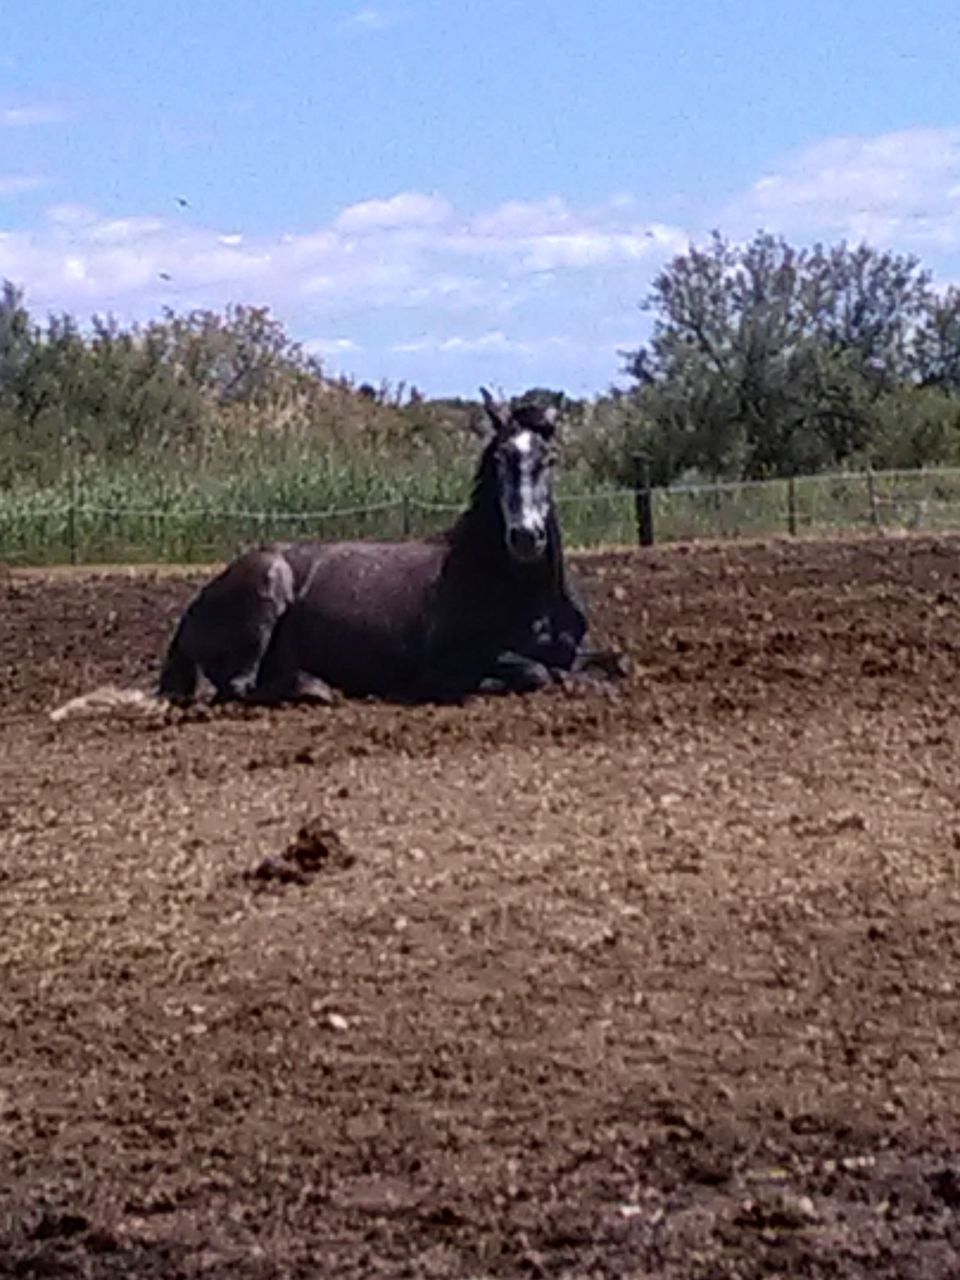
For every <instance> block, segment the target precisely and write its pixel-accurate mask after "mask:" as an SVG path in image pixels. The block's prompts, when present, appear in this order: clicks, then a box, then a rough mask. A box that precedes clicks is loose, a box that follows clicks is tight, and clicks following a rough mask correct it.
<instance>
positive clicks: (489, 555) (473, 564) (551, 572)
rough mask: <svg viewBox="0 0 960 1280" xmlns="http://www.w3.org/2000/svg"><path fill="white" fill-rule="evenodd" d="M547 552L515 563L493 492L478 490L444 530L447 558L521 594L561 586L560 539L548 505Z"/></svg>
mask: <svg viewBox="0 0 960 1280" xmlns="http://www.w3.org/2000/svg"><path fill="white" fill-rule="evenodd" d="M547 540H548V546H547V555H546V557H545V559H544V560H543V561H541V562H539V563H537V564H535V565H529V566H526V565H519V564H517V562H516V561H515V560H513V559H512V558H511V557H510V554H509V552H508V551H507V547H506V537H505V530H504V526H503V515H502V513H501V511H500V504H499V503H498V502H497V500H496V497H495V496H491V495H489V494H483V493H482V492H481V493H479V494H478V495H477V496H476V497H475V500H474V502H473V503H472V504H471V506H470V507H469V508H468V509H467V510H466V511H465V512H464V513H463V515H462V516H461V517H460V519H459V520H458V521H457V523H456V524H455V525H454V526H453V528H452V529H451V530H450V532H449V534H448V543H449V546H450V551H449V553H448V559H449V560H450V561H451V562H452V563H454V564H457V565H459V566H463V567H464V569H466V568H467V567H469V569H470V570H471V571H472V574H473V575H474V576H475V577H476V579H477V580H478V581H482V580H484V579H486V580H488V581H489V580H491V579H494V580H497V581H499V582H501V583H502V584H503V585H504V586H506V587H508V588H511V589H513V590H515V591H517V592H520V593H521V594H527V595H540V594H541V593H543V592H544V591H547V592H554V591H557V590H561V591H562V590H563V588H564V582H565V577H564V567H563V543H562V539H561V537H560V526H559V523H558V521H557V517H556V513H555V512H554V510H553V508H552V507H551V511H550V517H549V520H548V524H547Z"/></svg>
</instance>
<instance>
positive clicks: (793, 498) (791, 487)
mask: <svg viewBox="0 0 960 1280" xmlns="http://www.w3.org/2000/svg"><path fill="white" fill-rule="evenodd" d="M787 532H788V533H789V534H790V536H791V537H793V538H795V537H796V536H797V477H796V476H792V475H791V476H788V477H787Z"/></svg>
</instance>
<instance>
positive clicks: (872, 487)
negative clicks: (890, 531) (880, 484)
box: [867, 464, 880, 529]
mask: <svg viewBox="0 0 960 1280" xmlns="http://www.w3.org/2000/svg"><path fill="white" fill-rule="evenodd" d="M867 498H868V500H869V502H870V523H871V524H872V525H873V527H874V528H875V529H879V528H880V508H879V506H878V504H877V482H876V480H875V479H874V475H873V467H871V466H870V465H869V464H868V466H867Z"/></svg>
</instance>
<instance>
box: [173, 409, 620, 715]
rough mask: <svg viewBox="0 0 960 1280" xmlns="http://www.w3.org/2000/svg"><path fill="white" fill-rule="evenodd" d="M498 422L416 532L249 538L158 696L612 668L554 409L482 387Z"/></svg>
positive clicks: (195, 612) (494, 685) (444, 692)
mask: <svg viewBox="0 0 960 1280" xmlns="http://www.w3.org/2000/svg"><path fill="white" fill-rule="evenodd" d="M483 396H484V401H485V404H486V408H487V413H488V415H489V417H490V419H491V421H492V423H493V427H494V434H493V436H492V438H491V439H490V441H489V443H488V444H487V446H486V448H485V449H484V451H483V455H482V457H481V459H480V463H479V466H478V468H477V472H476V476H475V479H474V485H473V495H472V499H471V502H470V505H469V506H468V508H467V509H466V511H464V513H463V514H462V515H461V517H460V518H459V519H458V520H457V522H456V523H455V524H454V525H453V527H452V528H450V529H448V530H447V531H446V532H445V533H443V534H440V535H439V536H437V537H435V538H431V539H428V540H426V541H422V542H307V543H283V542H279V543H273V544H271V545H269V546H264V547H260V548H257V549H255V550H252V551H248V552H246V553H245V554H244V555H241V556H240V557H239V558H238V559H236V560H234V561H233V562H232V563H231V564H230V565H228V566H227V568H226V569H224V570H223V572H222V573H220V574H219V575H218V577H216V578H214V579H213V581H212V582H210V583H209V584H208V585H207V586H206V587H204V588H203V590H202V591H201V592H200V593H199V595H198V596H197V597H196V598H195V599H194V600H193V602H192V603H191V604H190V605H189V606H188V608H187V610H186V612H185V613H184V615H183V617H182V619H181V621H180V624H179V626H178V627H177V630H176V633H175V635H174V637H173V641H172V643H171V645H170V648H169V651H168V653H167V657H166V662H165V663H164V667H163V672H162V675H161V677H160V687H159V692H160V694H161V696H164V697H167V698H171V699H175V700H179V701H184V700H189V699H190V698H192V697H193V696H194V694H195V693H196V689H197V683H198V679H199V677H200V674H201V673H202V674H204V675H206V676H207V678H208V679H209V680H210V681H211V682H212V684H213V685H214V687H215V689H216V692H217V697H218V699H220V700H224V701H226V700H232V699H233V700H237V699H238V700H243V701H254V702H268V703H272V702H285V701H292V700H298V699H305V700H309V699H316V700H323V701H328V700H329V697H330V690H331V687H332V688H336V689H339V690H341V691H342V692H344V693H346V694H348V695H351V696H364V695H374V696H378V697H383V698H391V699H398V700H403V701H458V700H460V699H462V698H464V697H466V696H468V695H470V694H472V693H495V692H498V693H506V692H515V693H523V692H529V691H531V690H534V689H539V688H541V687H543V686H544V685H546V684H548V683H550V681H551V680H554V679H558V678H563V675H564V673H568V672H574V671H578V670H583V669H587V668H589V667H593V668H597V669H600V670H602V671H603V672H605V673H606V674H612V675H617V674H622V672H623V665H622V662H621V660H620V659H619V658H618V657H617V656H616V655H614V654H609V653H597V652H593V653H591V652H588V651H585V650H584V649H583V647H582V646H583V642H584V639H585V636H586V632H587V617H586V611H585V609H584V606H583V603H582V601H581V600H580V598H579V596H578V594H577V592H576V590H575V589H574V588H573V586H572V584H571V583H570V582H568V580H567V576H566V571H565V566H564V558H563V548H562V543H561V537H560V527H559V524H558V521H557V515H556V510H555V508H554V503H553V494H552V487H551V472H552V463H553V456H552V455H553V449H552V442H553V436H554V430H555V422H556V413H555V411H554V410H550V409H546V410H544V409H540V408H537V407H535V406H532V405H529V404H528V405H520V406H517V407H516V408H513V409H510V408H509V407H507V406H502V405H498V404H497V403H495V402H494V400H493V398H492V397H491V396H490V394H489V393H488V392H487V391H486V390H484V391H483Z"/></svg>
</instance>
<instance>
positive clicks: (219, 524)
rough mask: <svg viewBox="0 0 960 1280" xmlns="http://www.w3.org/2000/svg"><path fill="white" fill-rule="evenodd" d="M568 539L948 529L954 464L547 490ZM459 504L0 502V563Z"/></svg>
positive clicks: (390, 532)
mask: <svg viewBox="0 0 960 1280" xmlns="http://www.w3.org/2000/svg"><path fill="white" fill-rule="evenodd" d="M557 505H558V508H559V510H560V518H561V523H562V525H563V529H564V535H565V538H566V541H567V543H568V545H570V546H571V547H595V546H599V545H617V544H619V545H622V544H625V543H629V542H634V541H637V540H638V538H639V540H640V541H642V542H651V541H653V539H654V538H655V539H656V540H657V541H658V542H670V541H690V540H695V539H698V538H723V537H728V538H736V537H744V536H763V535H769V534H774V533H788V534H804V533H817V532H829V531H840V530H857V529H876V530H880V529H891V528H901V529H931V530H946V529H960V468H938V469H936V470H931V469H927V470H918V471H883V472H879V471H878V472H873V471H861V472H839V473H832V474H826V475H814V476H796V477H792V478H790V479H786V480H760V481H745V482H740V483H737V482H730V481H721V482H718V483H716V484H694V485H675V486H671V487H669V488H656V489H651V488H649V487H648V485H647V484H646V481H645V479H644V477H643V474H642V472H638V481H637V484H636V485H635V486H634V487H633V488H623V489H608V490H599V491H595V492H592V493H567V494H561V495H559V496H558V498H557ZM461 509H462V508H461V506H459V505H455V504H448V503H433V502H426V501H422V500H419V499H414V498H408V497H407V498H405V497H399V498H396V499H393V500H390V501H380V502H372V503H370V504H369V505H363V506H351V507H344V508H336V509H328V510H322V511H247V510H233V509H217V508H205V507H202V506H192V507H190V508H184V509H179V508H177V507H176V506H169V507H165V508H161V507H110V506H104V505H100V504H95V503H85V502H84V501H83V500H82V497H80V496H79V495H78V499H77V501H76V502H74V503H70V502H68V503H65V504H59V505H55V506H51V507H49V508H45V509H39V510H38V509H32V510H31V509H29V508H28V509H23V510H15V509H14V510H10V509H4V508H3V507H2V506H0V561H4V562H6V563H10V564H55V563H70V562H72V563H87V564H93V563H98V562H99V563H108V562H110V563H119V562H131V563H135V562H138V561H139V562H145V561H154V562H162V561H171V562H181V563H189V562H200V561H210V560H217V559H223V558H226V557H228V556H230V555H232V554H234V553H235V552H236V551H237V550H238V549H239V548H240V547H242V546H245V545H249V544H250V543H253V542H258V541H266V540H269V539H272V538H283V537H285V536H297V537H302V536H304V535H305V534H309V535H310V536H315V537H319V538H348V537H349V538H369V537H377V538H409V537H418V536H423V535H425V534H429V533H435V532H438V531H439V530H440V529H441V528H443V527H444V526H445V525H447V524H449V523H450V522H451V520H452V519H453V518H455V516H456V514H457V513H458V512H459V511H460V510H461Z"/></svg>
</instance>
